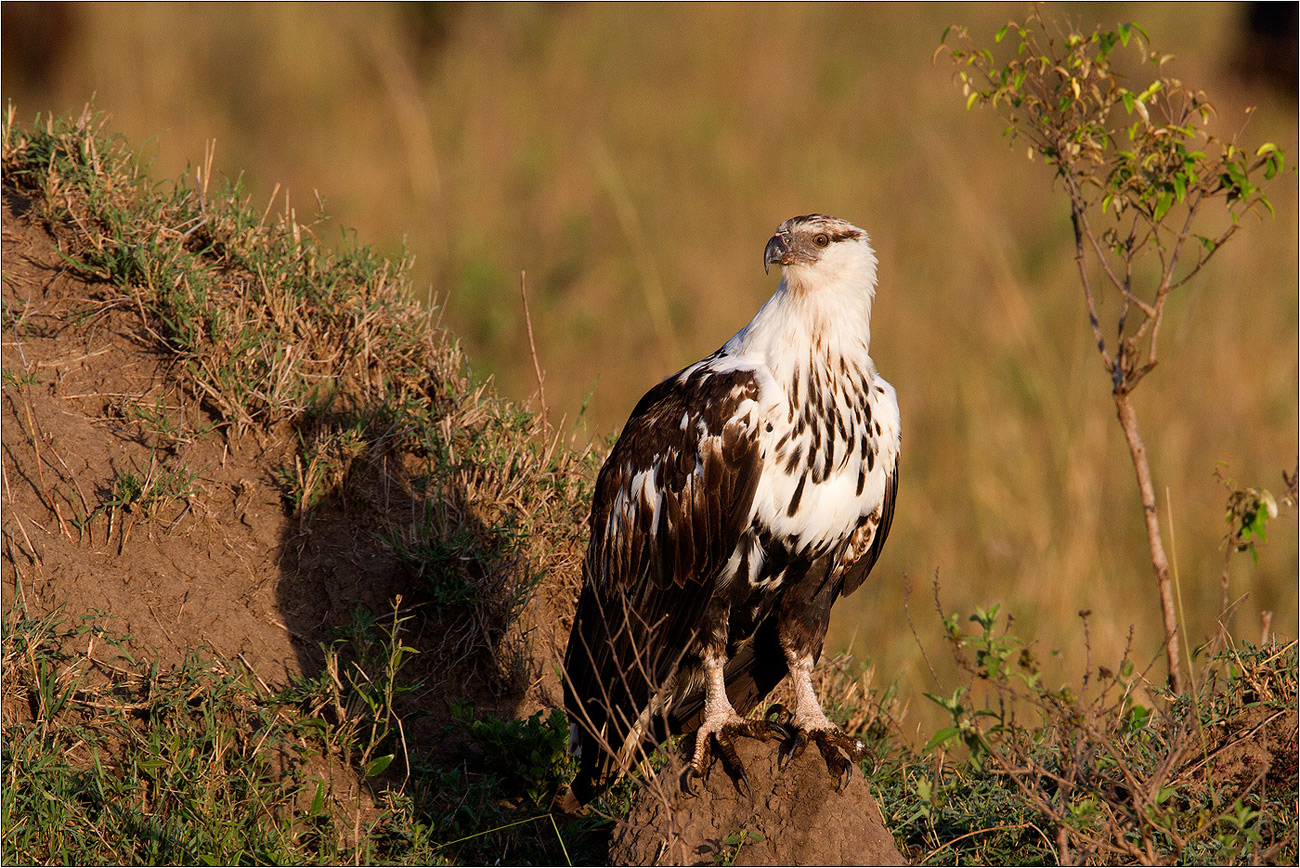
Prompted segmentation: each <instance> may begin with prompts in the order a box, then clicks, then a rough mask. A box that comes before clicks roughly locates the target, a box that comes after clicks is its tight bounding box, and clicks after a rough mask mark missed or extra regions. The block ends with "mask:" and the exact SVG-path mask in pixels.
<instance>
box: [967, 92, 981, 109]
mask: <svg viewBox="0 0 1300 868" xmlns="http://www.w3.org/2000/svg"><path fill="white" fill-rule="evenodd" d="M979 98H980V93H979V91H977V90H973V91H971V94H970V96H968V97H966V111H970V107H971V106H973V105H975V100H977V99H979Z"/></svg>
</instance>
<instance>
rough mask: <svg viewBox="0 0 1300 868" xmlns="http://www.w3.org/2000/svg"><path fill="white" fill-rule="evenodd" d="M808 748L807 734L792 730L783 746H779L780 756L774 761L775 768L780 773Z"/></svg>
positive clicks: (801, 730) (805, 731) (802, 731)
mask: <svg viewBox="0 0 1300 868" xmlns="http://www.w3.org/2000/svg"><path fill="white" fill-rule="evenodd" d="M807 746H808V732H807V730H803V729H792V734H791V735H790V736H789V737H788V738H787V739H786V742H785V744H783V745H781V754H780V757H779V758H778V759H777V761H776V767H777V768H778V769H780V770H781V771H785V770H786V768H787V767H788V766H789V765H790V763H791V762H793V761H794V760H795V759H796V758H797V757H798V756H799V755H800V754H801V753H803V749H804V748H806V747H807Z"/></svg>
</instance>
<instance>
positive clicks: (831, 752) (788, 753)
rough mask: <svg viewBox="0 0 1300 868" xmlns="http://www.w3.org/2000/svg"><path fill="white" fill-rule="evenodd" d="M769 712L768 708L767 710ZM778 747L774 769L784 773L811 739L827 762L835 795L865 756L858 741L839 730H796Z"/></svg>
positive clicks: (850, 777) (847, 782) (845, 785)
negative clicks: (833, 780)
mask: <svg viewBox="0 0 1300 868" xmlns="http://www.w3.org/2000/svg"><path fill="white" fill-rule="evenodd" d="M770 710H771V709H769V711H770ZM789 728H790V729H792V730H793V735H792V736H791V737H790V738H787V739H786V741H785V743H784V744H783V745H782V746H781V757H780V759H779V760H778V761H777V768H779V769H780V770H781V771H785V770H786V768H787V767H788V766H789V765H790V763H791V761H792V760H794V759H796V758H797V757H798V756H799V755H800V754H802V753H803V751H804V748H806V747H807V746H808V741H809V740H810V739H811V740H812V741H813V742H815V743H816V745H817V750H818V751H820V752H821V755H822V759H824V760H826V770H827V771H829V772H830V773H831V775H832V776H833V777H834V778H835V779H836V784H835V792H837V793H842V792H844V788H845V787H847V786H848V785H849V781H850V780H852V779H853V767H854V766H856V765H857V764H858V763H859V762H861V761H862V758H863V757H865V756H866V755H867V749H866V747H865V746H863V744H862V742H861V741H859V740H858V739H856V738H854V737H852V736H850V735H847V734H845V733H844V732H843V731H842V730H839V729H814V730H807V729H795V728H794V727H789Z"/></svg>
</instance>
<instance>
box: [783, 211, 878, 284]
mask: <svg viewBox="0 0 1300 868" xmlns="http://www.w3.org/2000/svg"><path fill="white" fill-rule="evenodd" d="M875 260H876V257H875V253H874V251H872V249H871V244H870V241H869V239H868V238H867V233H866V232H863V231H862V230H861V229H859V228H858V227H856V226H854V225H853V224H852V223H850V222H848V221H847V220H841V219H839V218H838V217H827V216H826V215H825V214H805V215H803V216H802V217H791V218H790V219H789V220H787V221H785V222H784V223H782V224H781V225H780V226H778V227H777V230H776V234H775V235H773V236H772V238H771V239H770V240H769V241H768V242H767V247H766V248H764V250H763V271H764V272H766V271H767V270H768V269H770V268H771V267H772V265H773V264H774V263H775V264H777V265H780V266H781V267H782V268H783V269H786V270H787V273H789V270H791V269H794V270H796V273H798V270H800V269H811V270H816V271H829V272H835V271H840V270H842V269H844V268H846V267H848V268H852V267H853V265H854V264H855V263H857V264H859V265H860V266H869V268H870V271H871V274H872V277H874V274H875Z"/></svg>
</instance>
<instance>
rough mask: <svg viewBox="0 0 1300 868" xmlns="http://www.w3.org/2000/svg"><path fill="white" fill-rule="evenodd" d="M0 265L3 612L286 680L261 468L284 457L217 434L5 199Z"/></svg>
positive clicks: (266, 484) (140, 338) (291, 663)
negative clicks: (79, 625)
mask: <svg viewBox="0 0 1300 868" xmlns="http://www.w3.org/2000/svg"><path fill="white" fill-rule="evenodd" d="M6 198H7V199H8V198H9V197H6ZM17 204H18V205H19V207H21V206H22V204H23V203H21V202H19V203H17ZM4 259H5V279H4V308H5V314H6V318H10V317H12V321H11V323H12V328H13V331H12V335H13V337H12V338H11V337H10V335H6V343H5V369H6V370H5V373H6V377H7V379H8V380H9V381H11V382H9V383H8V385H10V386H11V388H6V389H5V391H4V397H5V401H4V405H3V425H4V430H5V438H4V444H5V452H4V471H5V480H6V492H5V494H6V503H5V507H6V513H7V515H6V521H5V530H6V537H7V539H6V544H7V547H6V552H5V554H6V558H5V560H6V567H7V568H6V570H5V576H4V583H5V586H6V587H5V596H6V598H7V599H8V600H9V601H10V602H11V603H16V604H17V605H18V606H19V608H20V612H22V613H23V614H25V615H27V616H29V617H38V616H40V615H42V614H45V613H47V612H49V611H51V610H53V609H55V608H57V607H59V606H64V607H65V608H66V611H67V612H68V613H70V614H81V613H98V614H100V615H103V616H106V617H107V619H108V620H107V621H106V622H105V624H106V626H107V625H108V624H111V626H112V628H113V629H114V630H115V631H117V632H124V633H127V634H129V635H130V636H131V637H133V638H134V640H135V642H134V643H133V644H135V646H136V648H137V649H151V650H154V651H156V652H157V659H158V660H159V662H160V663H162V664H164V665H167V664H173V663H176V662H178V661H179V660H180V659H181V658H182V657H183V656H184V654H185V653H186V652H187V651H188V650H189V649H191V648H197V647H203V646H207V647H209V648H212V649H215V650H217V651H219V652H220V653H221V654H222V655H223V656H226V657H228V658H236V657H237V656H238V655H243V659H244V662H245V663H246V664H247V665H248V666H250V667H251V668H253V669H254V670H256V671H259V673H260V674H262V676H263V677H265V678H268V679H282V678H283V677H284V676H285V675H286V674H289V673H290V672H297V671H299V670H298V667H297V655H296V654H295V653H294V649H293V643H294V639H293V637H292V635H291V630H290V628H289V627H287V626H286V625H285V623H284V622H283V620H282V617H281V614H280V608H281V607H280V605H279V602H278V601H277V599H276V584H277V579H278V578H279V575H280V566H279V563H278V561H279V553H280V541H281V539H282V537H283V536H284V534H285V533H286V531H287V529H288V528H287V525H288V521H287V518H286V515H285V511H284V509H283V507H282V505H281V502H282V498H281V495H280V493H279V492H278V491H277V490H276V488H275V486H274V484H273V481H272V480H271V479H270V478H268V475H267V470H266V468H267V467H268V466H275V465H276V464H277V463H279V462H280V461H282V460H283V459H284V456H285V453H286V452H287V448H286V447H287V445H288V444H286V443H285V442H284V441H283V440H280V441H279V442H277V441H276V440H274V439H270V440H266V441H263V442H259V441H257V440H255V439H254V438H242V439H239V440H234V439H228V438H227V437H226V435H225V433H224V432H223V431H220V430H217V429H215V428H214V426H213V425H212V423H211V419H209V418H208V417H207V414H205V413H204V412H203V411H202V410H201V409H200V408H199V407H198V406H197V402H195V401H194V400H192V399H190V398H187V396H185V395H184V394H183V393H182V392H181V391H180V390H179V389H177V388H176V386H175V384H174V380H173V378H171V377H169V376H168V375H167V370H166V368H167V365H168V360H167V359H165V358H163V357H162V356H161V354H159V353H158V352H157V351H156V350H155V349H154V348H155V347H156V341H154V340H153V339H152V338H151V337H150V336H149V335H148V334H147V333H146V331H145V326H144V323H143V322H142V320H141V319H140V317H139V316H138V315H137V313H136V312H135V310H133V309H132V308H130V307H129V306H125V305H122V304H121V302H120V294H119V293H117V292H115V291H113V290H112V288H111V287H107V286H97V285H95V284H93V283H86V282H84V281H82V280H79V279H77V278H76V277H75V276H74V275H73V274H72V272H71V270H70V269H69V268H68V267H67V264H66V263H65V262H63V261H62V259H61V258H60V256H59V253H58V250H57V249H56V247H55V240H54V239H53V238H52V237H51V236H50V234H49V233H48V231H47V230H46V228H45V227H43V226H41V225H40V224H39V223H35V222H32V221H29V220H27V219H25V218H23V217H20V216H16V215H15V214H14V213H13V211H12V210H11V202H9V201H6V203H5V208H4ZM7 325H10V323H7ZM11 340H12V341H13V342H12V343H11V342H10V341H11ZM286 433H291V432H286Z"/></svg>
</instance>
